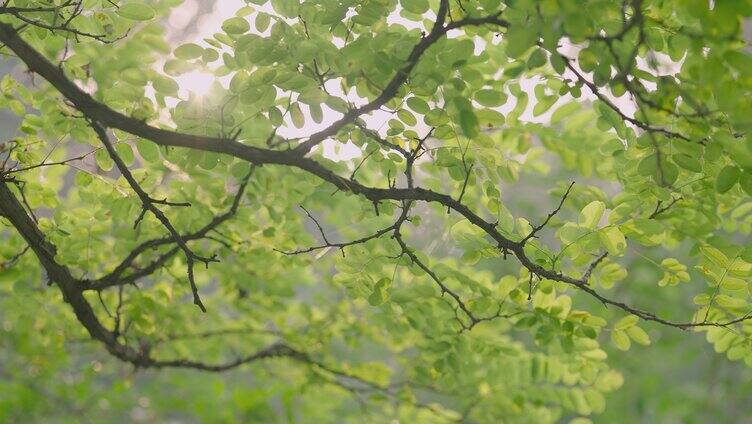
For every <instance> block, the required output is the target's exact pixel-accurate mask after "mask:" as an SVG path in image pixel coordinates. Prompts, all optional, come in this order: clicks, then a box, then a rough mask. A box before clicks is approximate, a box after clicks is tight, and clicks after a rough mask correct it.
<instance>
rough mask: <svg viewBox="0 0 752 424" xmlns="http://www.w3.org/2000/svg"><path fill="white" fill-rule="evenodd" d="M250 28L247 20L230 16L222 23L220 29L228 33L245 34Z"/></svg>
mask: <svg viewBox="0 0 752 424" xmlns="http://www.w3.org/2000/svg"><path fill="white" fill-rule="evenodd" d="M250 29H251V24H249V23H248V21H247V20H245V19H244V18H240V17H234V18H230V19H228V20H226V21H224V22H223V23H222V31H224V32H226V33H228V34H230V35H237V34H245V33H246V32H248V31H249V30H250Z"/></svg>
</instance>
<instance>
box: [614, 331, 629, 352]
mask: <svg viewBox="0 0 752 424" xmlns="http://www.w3.org/2000/svg"><path fill="white" fill-rule="evenodd" d="M611 342H613V344H614V346H616V348H617V349H619V350H624V351H626V350H629V347H630V346H631V344H632V343H631V342H630V341H629V337H628V336H627V333H625V332H624V331H619V330H614V331H612V332H611Z"/></svg>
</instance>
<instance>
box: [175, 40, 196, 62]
mask: <svg viewBox="0 0 752 424" xmlns="http://www.w3.org/2000/svg"><path fill="white" fill-rule="evenodd" d="M203 53H204V49H203V48H202V47H201V46H199V45H198V44H194V43H187V44H183V45H181V46H180V47H178V48H176V49H175V51H174V52H173V54H174V55H175V57H177V58H178V59H183V60H189V59H195V58H197V57H201V55H202V54H203Z"/></svg>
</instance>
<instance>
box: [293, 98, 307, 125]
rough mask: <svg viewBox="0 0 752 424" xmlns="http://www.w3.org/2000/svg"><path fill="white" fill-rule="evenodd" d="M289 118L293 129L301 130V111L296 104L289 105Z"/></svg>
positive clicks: (302, 117) (303, 119)
mask: <svg viewBox="0 0 752 424" xmlns="http://www.w3.org/2000/svg"><path fill="white" fill-rule="evenodd" d="M290 118H292V124H293V125H295V128H303V126H304V125H305V117H304V116H303V111H301V110H300V106H299V105H298V104H297V103H293V104H291V105H290Z"/></svg>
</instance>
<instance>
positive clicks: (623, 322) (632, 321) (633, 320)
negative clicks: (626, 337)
mask: <svg viewBox="0 0 752 424" xmlns="http://www.w3.org/2000/svg"><path fill="white" fill-rule="evenodd" d="M639 320H640V319H639V318H638V317H637V316H635V315H627V316H625V317H624V318H622V319H620V320H619V321H616V323H615V324H614V331H617V330H626V329H627V328H629V327H632V326H634V325H637V322H638V321H639Z"/></svg>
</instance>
